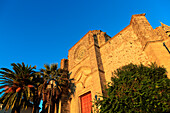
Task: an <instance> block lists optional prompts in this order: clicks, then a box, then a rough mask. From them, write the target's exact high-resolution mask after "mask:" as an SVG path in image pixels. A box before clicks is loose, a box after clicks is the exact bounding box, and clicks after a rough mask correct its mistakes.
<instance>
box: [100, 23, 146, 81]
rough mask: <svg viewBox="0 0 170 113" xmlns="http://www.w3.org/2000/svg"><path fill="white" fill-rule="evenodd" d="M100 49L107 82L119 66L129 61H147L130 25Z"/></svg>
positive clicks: (138, 62)
mask: <svg viewBox="0 0 170 113" xmlns="http://www.w3.org/2000/svg"><path fill="white" fill-rule="evenodd" d="M100 51H101V58H102V62H103V67H104V71H105V75H106V81H108V82H110V79H111V77H112V76H113V75H114V71H115V70H116V69H118V68H119V67H122V66H124V65H127V64H129V63H134V64H140V63H143V64H148V63H149V60H148V57H147V55H146V53H145V52H144V51H143V49H142V44H141V42H140V40H139V38H138V37H137V36H136V34H135V33H134V31H133V28H132V26H131V25H129V26H127V27H126V28H125V29H124V30H122V31H121V32H119V33H118V34H117V35H116V36H114V37H113V38H112V39H110V40H109V41H108V42H107V43H106V44H105V45H103V46H102V47H101V48H100Z"/></svg>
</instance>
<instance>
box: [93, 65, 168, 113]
mask: <svg viewBox="0 0 170 113" xmlns="http://www.w3.org/2000/svg"><path fill="white" fill-rule="evenodd" d="M115 75H117V77H115V78H112V82H111V83H109V84H108V88H107V89H106V90H107V94H108V96H107V97H103V100H102V101H99V100H98V101H96V102H95V103H96V106H97V107H100V110H99V111H100V113H113V112H116V113H153V112H154V113H167V112H170V80H169V79H168V78H167V75H166V69H165V68H163V67H159V66H157V65H156V64H151V65H149V66H148V67H147V66H144V65H142V64H141V65H139V66H137V65H134V64H129V65H126V66H124V67H122V68H120V69H117V70H116V71H115Z"/></svg>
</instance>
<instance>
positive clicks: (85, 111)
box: [80, 92, 92, 113]
mask: <svg viewBox="0 0 170 113" xmlns="http://www.w3.org/2000/svg"><path fill="white" fill-rule="evenodd" d="M80 100H81V113H91V109H92V102H91V101H92V99H91V92H89V93H86V94H84V95H82V96H81V97H80Z"/></svg>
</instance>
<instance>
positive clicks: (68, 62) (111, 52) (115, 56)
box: [61, 14, 170, 113]
mask: <svg viewBox="0 0 170 113" xmlns="http://www.w3.org/2000/svg"><path fill="white" fill-rule="evenodd" d="M151 62H156V63H157V64H158V65H163V66H164V67H165V68H166V69H167V71H168V72H170V27H169V26H167V25H165V24H163V23H161V26H159V27H157V28H156V29H153V28H152V26H151V25H150V23H149V22H148V20H147V19H146V17H145V14H136V15H132V18H131V20H130V24H129V25H128V26H127V27H125V28H124V29H123V30H122V31H120V32H119V33H118V34H116V35H115V36H113V37H110V36H108V35H107V34H106V32H102V31H101V30H93V31H89V32H88V33H87V34H86V35H85V36H84V37H82V38H81V39H80V40H79V41H78V42H77V43H76V44H75V45H74V46H73V47H72V48H71V49H70V50H69V52H68V59H62V60H61V68H67V69H68V70H69V72H71V78H74V83H75V85H76V90H75V93H74V95H72V96H71V98H70V99H69V100H68V101H67V105H66V104H63V105H62V106H61V112H62V113H91V111H93V110H94V109H93V108H92V102H91V101H92V100H94V99H95V98H97V99H100V95H105V91H104V88H105V85H106V84H107V83H108V82H110V81H111V77H113V76H114V71H115V70H116V69H118V68H120V67H122V66H124V65H127V64H129V63H133V64H140V63H142V64H144V65H148V64H150V63H151ZM168 78H170V74H168ZM61 103H62V102H61ZM93 112H94V111H93Z"/></svg>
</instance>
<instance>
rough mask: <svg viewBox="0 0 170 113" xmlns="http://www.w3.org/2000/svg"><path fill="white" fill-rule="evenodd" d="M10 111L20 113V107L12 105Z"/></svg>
mask: <svg viewBox="0 0 170 113" xmlns="http://www.w3.org/2000/svg"><path fill="white" fill-rule="evenodd" d="M11 113H20V108H19V107H14V108H13V109H12V111H11Z"/></svg>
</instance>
